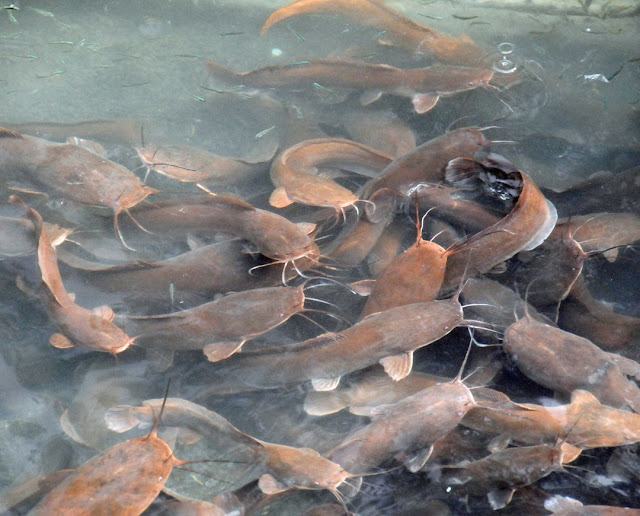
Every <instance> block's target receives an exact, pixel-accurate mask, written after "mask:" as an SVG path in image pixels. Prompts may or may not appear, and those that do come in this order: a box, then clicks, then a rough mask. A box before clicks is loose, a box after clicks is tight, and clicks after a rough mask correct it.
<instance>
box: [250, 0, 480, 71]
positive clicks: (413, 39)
mask: <svg viewBox="0 0 640 516" xmlns="http://www.w3.org/2000/svg"><path fill="white" fill-rule="evenodd" d="M301 14H329V15H343V16H345V17H347V18H350V19H351V20H353V21H355V22H356V23H359V24H361V25H365V26H369V27H375V28H378V29H381V30H384V33H382V34H383V36H382V37H381V39H380V43H382V44H384V45H399V46H402V47H404V48H405V49H407V50H409V51H410V52H414V53H416V54H429V55H432V56H433V57H434V58H435V59H437V60H438V61H441V62H443V63H454V64H464V65H468V66H477V65H478V63H481V62H482V58H483V57H484V56H485V54H486V52H485V51H484V50H483V49H482V48H481V47H479V46H478V45H476V43H474V42H473V40H471V38H470V37H469V36H467V35H464V34H463V35H462V36H460V37H459V38H455V37H452V36H447V35H446V34H441V33H439V32H437V31H435V30H433V29H430V28H429V27H426V26H424V25H421V24H419V23H416V22H415V21H413V20H411V19H409V18H407V17H406V16H404V15H402V14H401V13H399V12H398V11H394V10H393V9H390V8H389V7H386V6H385V5H384V3H382V2H381V1H380V0H337V1H329V0H297V1H294V2H293V3H292V4H290V5H288V6H286V7H282V8H280V9H278V10H277V11H276V12H274V13H273V14H272V15H271V16H269V19H268V20H267V21H266V22H265V24H264V26H263V27H262V32H261V34H264V33H265V32H267V31H268V30H269V29H270V28H271V27H273V26H274V25H276V24H277V23H280V22H282V21H285V20H288V19H289V18H291V17H293V16H299V15H301Z"/></svg>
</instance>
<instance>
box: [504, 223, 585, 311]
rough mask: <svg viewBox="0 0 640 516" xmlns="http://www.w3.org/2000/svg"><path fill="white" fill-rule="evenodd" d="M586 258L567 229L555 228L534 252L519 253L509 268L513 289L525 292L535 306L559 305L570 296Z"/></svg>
mask: <svg viewBox="0 0 640 516" xmlns="http://www.w3.org/2000/svg"><path fill="white" fill-rule="evenodd" d="M587 258H588V255H587V253H585V252H584V250H583V249H582V246H581V245H580V243H579V242H577V241H576V240H575V239H574V238H573V237H572V235H571V234H569V233H567V231H566V228H565V229H564V230H563V231H562V232H559V231H557V228H556V230H554V231H552V232H551V234H550V235H549V237H548V238H547V239H546V240H545V241H544V242H542V244H540V245H539V246H538V247H537V248H536V249H533V250H531V251H523V252H521V253H518V255H517V262H515V263H514V264H513V269H512V273H513V278H514V283H515V288H516V290H519V291H520V292H524V291H525V289H526V291H527V300H528V301H530V302H531V303H532V304H534V305H536V306H547V305H552V304H556V303H559V302H560V301H563V300H564V299H565V298H566V297H567V296H568V295H569V292H570V291H571V289H572V288H573V286H574V284H575V283H576V281H577V280H578V278H579V277H580V275H581V274H582V268H583V266H584V262H585V260H586V259H587Z"/></svg>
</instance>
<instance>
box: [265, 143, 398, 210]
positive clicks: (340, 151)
mask: <svg viewBox="0 0 640 516" xmlns="http://www.w3.org/2000/svg"><path fill="white" fill-rule="evenodd" d="M391 161H393V158H392V157H391V156H389V155H387V154H383V153H382V152H378V151H377V150H375V149H372V148H371V147H367V146H366V145H363V144H361V143H357V142H353V141H351V140H344V139H341V138H319V139H315V140H306V141H303V142H300V143H298V144H297V145H294V146H293V147H290V148H289V149H287V150H285V151H284V152H282V153H281V154H280V155H279V156H278V157H277V158H276V159H275V160H274V162H273V164H272V165H271V181H272V182H273V184H274V185H275V187H276V189H275V190H274V191H273V193H272V194H271V197H270V199H269V202H270V204H271V205H272V206H275V207H277V208H283V207H285V206H288V205H290V204H292V203H294V202H296V203H300V204H306V205H309V206H318V207H329V208H334V209H336V210H338V211H344V209H345V208H348V207H349V206H353V205H354V204H355V203H356V201H357V200H358V198H357V197H356V196H355V195H354V194H353V193H351V191H350V190H347V189H346V188H344V187H342V186H340V185H339V184H337V183H335V182H334V181H332V180H330V179H328V178H325V177H322V176H321V175H319V172H320V171H321V169H323V168H333V169H341V170H349V171H352V172H356V173H359V174H363V175H376V174H378V173H379V172H380V171H381V170H382V169H384V168H385V167H386V166H387V165H388V164H389V163H391ZM319 169H320V170H319Z"/></svg>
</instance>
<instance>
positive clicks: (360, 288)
mask: <svg viewBox="0 0 640 516" xmlns="http://www.w3.org/2000/svg"><path fill="white" fill-rule="evenodd" d="M375 286H376V280H374V279H364V280H360V281H354V282H353V283H349V288H351V289H353V291H354V292H355V293H356V294H358V295H359V296H362V297H366V296H370V295H371V292H373V288H374V287H375Z"/></svg>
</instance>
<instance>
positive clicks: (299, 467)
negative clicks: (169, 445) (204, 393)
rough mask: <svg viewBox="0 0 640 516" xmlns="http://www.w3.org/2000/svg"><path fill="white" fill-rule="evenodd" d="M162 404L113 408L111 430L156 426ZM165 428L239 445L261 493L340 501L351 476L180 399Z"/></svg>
mask: <svg viewBox="0 0 640 516" xmlns="http://www.w3.org/2000/svg"><path fill="white" fill-rule="evenodd" d="M161 403H162V400H157V399H156V400H147V401H145V402H144V403H143V406H142V407H133V406H128V405H121V406H117V407H114V408H112V409H111V410H110V411H109V412H107V414H105V419H106V421H107V424H108V426H109V428H110V429H112V430H114V431H116V432H125V431H127V430H129V429H130V428H133V427H134V426H136V425H139V424H145V425H149V424H150V423H152V422H153V417H154V412H156V411H157V410H158V407H160V405H161ZM162 421H163V424H165V425H168V426H179V427H185V428H188V429H189V430H192V431H194V432H196V433H198V434H200V435H202V436H204V437H207V438H209V439H213V440H216V441H217V440H220V439H225V440H230V441H232V442H235V443H236V444H239V445H240V446H241V447H242V448H243V450H240V454H241V455H243V456H246V455H248V456H249V457H250V458H251V460H252V461H255V462H256V464H257V466H258V467H259V469H261V470H262V471H265V473H264V474H263V475H262V476H261V477H260V482H259V485H260V489H261V490H262V491H263V492H264V493H267V494H275V493H278V492H280V491H284V490H286V489H290V488H295V489H313V490H321V489H327V490H329V491H331V492H332V493H334V494H335V495H336V496H337V497H338V498H339V499H340V500H341V498H340V495H339V493H338V492H337V488H338V487H339V486H340V485H341V484H342V483H343V482H345V481H346V480H347V479H348V478H350V477H351V476H352V475H350V474H349V473H347V472H346V471H345V470H344V469H343V468H342V467H340V466H339V465H338V464H335V463H334V462H332V461H330V460H328V459H325V458H323V457H322V456H321V455H320V454H319V453H318V452H316V451H315V450H313V449H310V448H295V447H292V446H284V445H281V444H273V443H268V442H265V441H261V440H259V439H256V438H255V437H252V436H250V435H248V434H245V433H244V432H242V431H241V430H238V429H237V428H236V427H235V426H233V425H232V424H231V423H229V421H227V420H226V419H225V418H224V417H222V416H221V415H219V414H218V413H216V412H214V411H212V410H208V409H206V408H205V407H202V406H200V405H197V404H195V403H192V402H190V401H187V400H184V399H180V398H169V399H167V403H166V406H165V409H164V412H163V420H162Z"/></svg>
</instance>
